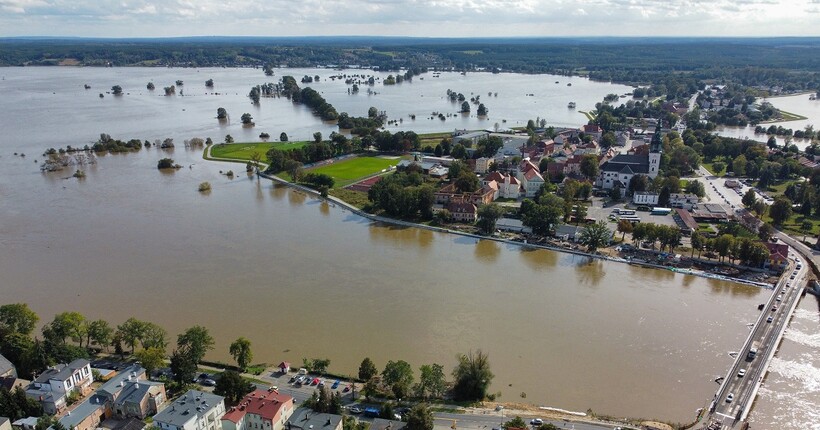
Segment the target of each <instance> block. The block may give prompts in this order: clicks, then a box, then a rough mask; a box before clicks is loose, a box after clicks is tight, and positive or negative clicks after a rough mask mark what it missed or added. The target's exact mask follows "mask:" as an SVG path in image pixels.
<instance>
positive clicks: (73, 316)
mask: <svg viewBox="0 0 820 430" xmlns="http://www.w3.org/2000/svg"><path fill="white" fill-rule="evenodd" d="M48 327H49V328H50V329H51V333H52V335H53V336H54V338H55V339H58V340H59V341H60V343H65V340H66V338H68V337H71V339H72V340H73V341H75V342H77V343H79V344H80V346H81V347H82V346H83V344H82V341H83V340H84V339H85V328H86V325H85V316H83V315H82V314H81V313H79V312H62V313H59V314H57V315H55V316H54V320H53V321H51V322H50V323H49V324H48Z"/></svg>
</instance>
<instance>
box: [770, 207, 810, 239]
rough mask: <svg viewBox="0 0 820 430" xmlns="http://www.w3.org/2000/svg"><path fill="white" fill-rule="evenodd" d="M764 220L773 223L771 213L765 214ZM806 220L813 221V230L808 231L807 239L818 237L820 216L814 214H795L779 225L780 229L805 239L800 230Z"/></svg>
mask: <svg viewBox="0 0 820 430" xmlns="http://www.w3.org/2000/svg"><path fill="white" fill-rule="evenodd" d="M761 219H762V220H763V221H765V222H767V223H769V224H771V223H772V219H771V218H770V217H769V214H766V215H763V218H761ZM804 220H808V221H809V222H811V225H812V228H811V231H809V232H807V240H811V238H812V237H817V234H818V232H820V217H818V216H815V215H812V216H808V217H807V216H805V215H802V214H798V213H796V214H794V215H792V217H791V218H789V219H788V220H786V222H784V223H783V225H781V226H777V228H778V229H779V230H783V231H785V232H786V233H788V234H789V235H791V236H793V237H796V238H798V239H801V240H802V239H803V232H802V231H801V230H800V227H801V225H802V224H803V221H804Z"/></svg>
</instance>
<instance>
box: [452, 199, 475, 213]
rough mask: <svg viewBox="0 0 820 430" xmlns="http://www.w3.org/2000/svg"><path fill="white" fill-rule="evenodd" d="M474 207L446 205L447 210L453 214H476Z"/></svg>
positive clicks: (459, 203)
mask: <svg viewBox="0 0 820 430" xmlns="http://www.w3.org/2000/svg"><path fill="white" fill-rule="evenodd" d="M476 209H477V208H476V207H475V205H474V204H472V203H463V202H450V203H449V204H447V210H448V211H450V212H453V213H468V214H474V213H476Z"/></svg>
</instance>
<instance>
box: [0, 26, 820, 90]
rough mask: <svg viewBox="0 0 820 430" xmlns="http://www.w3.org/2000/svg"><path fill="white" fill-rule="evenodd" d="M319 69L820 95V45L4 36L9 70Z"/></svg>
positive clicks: (3, 58) (1, 49) (788, 41)
mask: <svg viewBox="0 0 820 430" xmlns="http://www.w3.org/2000/svg"><path fill="white" fill-rule="evenodd" d="M60 64H64V65H83V66H112V67H120V66H174V67H214V66H217V67H222V66H225V67H260V68H262V67H264V66H266V65H267V66H273V67H314V66H331V65H332V66H340V67H344V66H362V67H368V68H378V69H380V70H397V69H400V68H408V67H424V68H427V69H431V70H436V69H455V70H457V71H475V70H486V71H491V72H520V73H556V74H580V75H588V76H589V77H590V78H592V79H596V80H604V81H616V82H621V83H627V84H650V83H659V82H662V81H663V80H665V79H668V78H669V77H670V73H673V74H678V75H686V77H687V78H694V79H697V80H709V81H715V82H718V83H737V84H741V85H746V86H769V87H771V86H780V87H783V89H785V90H786V91H796V90H818V89H820V72H818V71H820V38H759V39H757V38H755V39H745V38H509V39H496V38H485V39H435V38H431V39H423V38H389V37H335V38H334V37H301V38H254V37H190V38H167V39H52V38H0V66H47V65H60Z"/></svg>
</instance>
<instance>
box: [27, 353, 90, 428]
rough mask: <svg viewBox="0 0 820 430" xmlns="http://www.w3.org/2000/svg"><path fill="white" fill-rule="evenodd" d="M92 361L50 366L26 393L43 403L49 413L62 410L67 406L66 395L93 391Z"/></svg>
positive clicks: (56, 412)
mask: <svg viewBox="0 0 820 430" xmlns="http://www.w3.org/2000/svg"><path fill="white" fill-rule="evenodd" d="M92 382H94V377H93V376H92V375H91V363H90V362H89V361H88V360H85V359H77V360H74V361H72V362H71V363H69V364H58V365H56V366H52V367H49V368H48V369H46V371H45V372H43V373H42V374H41V375H40V376H38V377H37V378H35V379H34V381H33V382H32V383H31V385H29V387H28V388H27V389H26V395H27V396H28V397H30V398H32V399H34V400H37V401H38V402H40V404H42V405H43V410H44V411H45V413H47V414H49V415H55V414H58V413H60V412H62V411H63V410H64V409H65V407H66V396H67V395H68V394H69V393H71V392H75V391H76V392H78V393H80V394H82V395H86V394H88V393H89V392H90V391H91V383H92Z"/></svg>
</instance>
